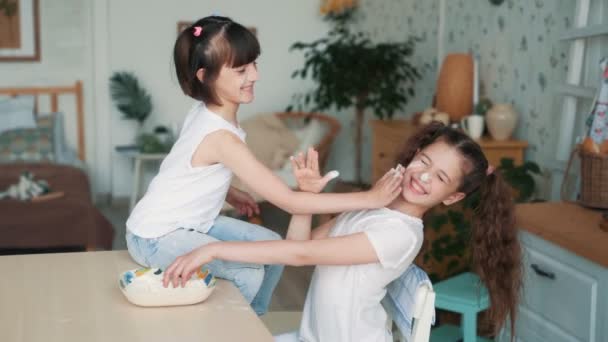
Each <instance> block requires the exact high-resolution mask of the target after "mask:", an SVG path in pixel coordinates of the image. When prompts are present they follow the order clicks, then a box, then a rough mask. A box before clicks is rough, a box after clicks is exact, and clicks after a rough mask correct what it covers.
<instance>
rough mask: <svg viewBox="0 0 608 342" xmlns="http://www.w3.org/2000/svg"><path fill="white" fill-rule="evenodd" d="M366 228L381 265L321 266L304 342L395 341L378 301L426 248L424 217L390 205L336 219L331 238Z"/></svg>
mask: <svg viewBox="0 0 608 342" xmlns="http://www.w3.org/2000/svg"><path fill="white" fill-rule="evenodd" d="M359 232H364V233H365V234H366V235H367V237H368V239H369V241H370V242H371V244H372V246H373V248H374V250H375V251H376V255H377V256H378V259H379V260H380V262H379V263H373V264H363V265H350V266H317V267H316V268H315V271H314V273H313V276H312V281H311V283H310V288H309V289H308V294H307V296H306V303H305V304H304V312H303V317H302V325H301V327H300V334H299V335H300V341H306V342H351V341H365V342H376V341H382V342H384V341H387V342H388V341H391V342H392V341H393V339H392V335H391V332H390V331H389V330H387V328H386V322H387V315H386V311H385V310H384V308H383V307H382V305H381V304H380V301H381V300H382V298H384V295H385V294H386V286H387V285H388V284H389V283H390V282H391V281H393V280H394V279H396V278H397V277H399V276H400V275H401V274H402V273H403V272H404V271H405V269H406V268H407V267H408V266H409V265H410V264H411V263H412V261H413V260H414V258H415V257H416V255H417V254H418V251H419V250H420V248H421V246H422V241H423V233H422V220H420V219H419V218H415V217H412V216H409V215H406V214H403V213H401V212H399V211H395V210H391V209H388V208H382V209H374V210H362V211H354V212H349V213H345V214H342V215H340V216H339V217H338V219H337V221H336V224H335V226H334V227H333V228H332V229H331V230H330V232H329V236H330V237H337V236H344V235H350V234H355V233H359Z"/></svg>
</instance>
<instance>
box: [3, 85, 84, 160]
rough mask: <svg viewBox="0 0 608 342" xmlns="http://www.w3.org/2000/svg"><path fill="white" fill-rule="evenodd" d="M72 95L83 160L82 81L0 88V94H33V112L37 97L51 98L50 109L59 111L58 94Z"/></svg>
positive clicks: (36, 109)
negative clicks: (49, 85)
mask: <svg viewBox="0 0 608 342" xmlns="http://www.w3.org/2000/svg"><path fill="white" fill-rule="evenodd" d="M66 94H67V95H74V97H75V99H76V120H77V121H76V128H77V130H78V132H77V134H78V158H79V159H80V160H81V161H83V162H84V161H85V156H86V154H85V141H84V103H83V94H82V81H76V83H74V85H72V86H58V87H23V88H0V95H8V96H18V95H34V113H36V114H37V113H38V97H39V96H49V97H50V100H51V111H52V112H57V111H59V101H58V100H59V96H60V95H66Z"/></svg>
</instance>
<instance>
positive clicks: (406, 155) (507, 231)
mask: <svg viewBox="0 0 608 342" xmlns="http://www.w3.org/2000/svg"><path fill="white" fill-rule="evenodd" d="M436 141H443V142H445V143H447V144H448V145H450V146H452V147H453V148H455V149H457V150H458V151H459V152H460V154H461V156H462V157H463V158H464V160H465V165H464V173H465V176H464V177H463V179H462V180H461V183H460V186H459V189H458V191H460V192H463V193H465V194H467V196H468V195H471V194H472V193H474V192H479V195H480V197H479V205H478V206H477V208H476V210H475V214H474V217H473V224H472V231H471V249H472V256H473V270H474V271H475V272H476V273H477V274H478V275H479V278H480V279H481V282H482V283H483V284H484V285H485V286H486V288H487V289H488V294H489V296H490V309H489V312H488V314H489V318H490V320H491V322H492V323H493V327H494V332H495V333H496V332H498V331H499V330H500V329H501V328H502V327H503V325H504V323H505V321H506V319H507V318H509V319H510V321H511V333H512V334H511V336H514V331H515V318H516V315H517V304H518V303H519V298H520V289H521V282H522V280H521V278H522V265H521V254H522V253H521V246H520V243H519V239H518V237H517V229H516V227H515V214H514V204H513V198H512V194H511V190H510V188H509V186H508V185H507V183H506V182H505V181H504V180H503V178H502V176H501V174H500V171H499V170H495V171H494V172H492V173H490V174H488V173H487V170H488V166H489V163H488V160H487V159H486V157H485V155H484V154H483V152H482V150H481V147H480V146H479V144H477V143H476V142H475V141H474V140H472V139H471V138H470V137H469V136H467V135H466V134H465V133H463V132H462V131H460V130H457V129H453V128H449V127H446V126H445V125H443V124H442V123H440V122H432V123H430V124H428V125H426V126H424V127H422V128H421V129H420V130H419V131H418V132H417V133H416V134H414V135H413V136H411V137H410V138H409V139H408V140H407V142H406V144H405V146H404V148H403V150H402V152H401V154H400V155H399V157H398V159H397V162H399V163H400V164H401V165H408V164H409V163H410V162H411V161H412V159H413V158H414V156H415V155H416V153H417V152H418V151H420V150H422V149H424V148H425V147H426V146H429V145H431V144H433V143H434V142H436Z"/></svg>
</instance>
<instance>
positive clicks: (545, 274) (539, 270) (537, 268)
mask: <svg viewBox="0 0 608 342" xmlns="http://www.w3.org/2000/svg"><path fill="white" fill-rule="evenodd" d="M530 267H532V269H533V270H534V273H536V274H538V275H539V276H541V277H545V278H549V279H551V280H554V279H555V273H553V272H549V271H545V270H543V269H542V268H540V266H538V265H537V264H532V265H530Z"/></svg>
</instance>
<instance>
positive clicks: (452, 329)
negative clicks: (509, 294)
mask: <svg viewBox="0 0 608 342" xmlns="http://www.w3.org/2000/svg"><path fill="white" fill-rule="evenodd" d="M433 287H434V289H435V308H437V309H443V310H447V311H451V312H456V313H459V314H461V315H462V320H461V322H462V326H461V327H458V326H454V325H450V324H443V325H441V326H439V327H437V328H435V329H433V330H432V332H431V339H430V341H431V342H456V341H462V342H474V341H491V340H488V339H486V338H483V337H479V336H477V314H478V313H479V312H481V311H483V310H485V309H487V308H488V306H489V299H488V291H487V289H486V288H485V286H483V285H482V284H481V283H480V282H479V277H478V276H477V275H476V274H473V273H470V272H466V273H462V274H460V275H457V276H455V277H452V278H449V279H446V280H443V281H441V282H438V283H437V284H435V285H433Z"/></svg>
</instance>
